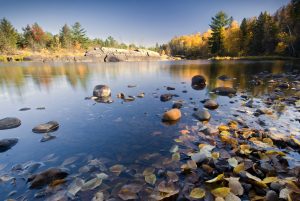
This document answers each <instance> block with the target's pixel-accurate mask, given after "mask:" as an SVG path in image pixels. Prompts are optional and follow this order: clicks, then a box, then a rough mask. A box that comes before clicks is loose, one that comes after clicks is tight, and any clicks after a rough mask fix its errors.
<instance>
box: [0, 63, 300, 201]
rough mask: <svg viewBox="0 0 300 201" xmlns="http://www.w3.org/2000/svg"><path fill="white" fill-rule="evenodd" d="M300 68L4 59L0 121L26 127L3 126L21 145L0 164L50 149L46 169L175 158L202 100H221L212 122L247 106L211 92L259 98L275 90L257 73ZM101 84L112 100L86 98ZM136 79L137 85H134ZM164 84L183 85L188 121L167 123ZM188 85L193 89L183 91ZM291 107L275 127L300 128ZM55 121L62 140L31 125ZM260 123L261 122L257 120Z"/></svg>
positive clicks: (4, 189)
mask: <svg viewBox="0 0 300 201" xmlns="http://www.w3.org/2000/svg"><path fill="white" fill-rule="evenodd" d="M295 69H298V70H299V69H300V68H299V65H298V64H295V63H293V62H290V61H287V62H283V61H264V62H251V61H224V62H213V61H175V62H170V61H164V62H121V63H26V62H25V63H2V64H0V118H1V119H2V118H5V117H18V118H20V119H21V121H22V125H21V126H20V127H18V128H15V129H10V130H2V131H0V139H3V138H11V137H17V138H19V142H18V144H17V145H16V146H14V147H13V148H12V149H10V150H8V151H7V152H4V153H0V164H3V165H6V167H5V168H4V169H3V170H1V172H2V173H3V174H4V173H5V172H7V171H9V170H10V169H11V167H12V166H14V165H16V164H22V163H25V162H28V161H37V162H38V161H41V160H42V159H43V158H44V157H45V156H47V155H49V154H55V156H57V157H58V158H57V160H55V161H54V162H53V163H50V164H49V163H45V164H44V166H43V167H41V168H40V169H41V170H43V169H46V168H47V167H53V166H58V165H60V164H61V163H62V162H63V161H64V160H65V159H66V158H68V157H71V156H74V155H78V156H82V158H84V159H85V160H89V159H92V158H100V159H103V160H104V159H105V161H107V164H108V167H109V165H114V164H123V165H125V166H133V165H139V166H141V168H145V167H147V166H149V165H151V163H152V162H149V163H150V164H147V162H145V161H144V160H143V159H144V158H145V157H147V156H149V154H153V153H158V154H160V155H161V156H162V157H163V156H169V149H170V148H171V146H172V145H173V143H174V138H175V137H176V136H178V135H179V132H178V131H179V130H180V129H183V128H184V127H185V125H188V124H189V125H191V124H195V123H196V122H195V120H194V119H193V118H192V117H191V115H190V114H191V112H192V111H193V109H194V108H201V107H202V104H201V103H200V101H201V100H203V99H205V98H213V99H216V100H217V101H218V102H219V104H220V108H219V109H218V110H216V111H213V112H211V113H212V116H213V117H212V120H211V124H218V123H220V122H222V121H224V120H226V119H230V118H232V116H231V115H232V114H233V113H234V112H235V109H236V108H238V107H240V106H241V102H240V101H238V100H239V99H238V97H233V98H229V97H221V96H217V95H214V94H211V93H209V92H210V91H211V90H212V89H213V88H215V87H219V86H228V87H235V88H238V91H239V92H246V93H247V95H248V96H251V97H253V98H254V99H255V100H257V101H258V102H259V101H261V97H263V96H264V95H266V94H268V92H269V90H270V87H269V86H268V85H267V84H264V85H261V86H256V87H254V86H252V85H250V83H249V82H250V81H251V80H252V79H253V78H252V77H251V76H252V75H254V74H257V73H259V72H263V71H268V72H270V73H273V74H280V73H284V72H288V71H292V70H295ZM198 74H200V75H203V76H204V77H205V78H206V80H207V86H206V88H205V89H204V90H194V89H192V87H191V78H192V76H194V75H198ZM220 75H228V76H230V77H232V78H234V79H233V80H231V81H226V82H224V81H221V80H218V79H217V77H218V76H220ZM97 84H106V85H108V86H109V87H110V88H111V90H112V98H113V99H114V102H113V103H112V104H101V103H96V102H95V101H93V100H85V97H89V96H91V95H92V90H93V88H94V86H95V85H97ZM132 84H134V85H136V87H134V88H128V87H127V86H128V85H132ZM165 86H172V87H175V88H176V90H175V91H171V93H176V94H177V95H179V97H177V98H174V100H185V102H186V104H185V107H184V108H183V109H182V112H183V114H184V115H183V117H182V119H181V120H180V122H178V123H177V124H176V125H172V126H168V125H165V124H163V123H162V122H161V115H162V113H163V112H164V111H165V110H167V109H169V108H171V106H172V101H169V102H161V101H160V100H159V96H160V95H161V94H163V93H170V91H167V90H166V88H165ZM184 90H186V91H187V93H183V92H182V91H184ZM119 92H123V93H125V94H126V95H133V96H136V95H138V94H139V93H140V92H145V97H144V98H136V100H135V101H133V102H123V101H122V100H121V99H117V97H116V95H117V93H119ZM230 101H231V102H232V101H233V102H234V101H235V102H234V103H230ZM24 107H30V108H31V110H28V111H19V109H20V108H24ZM37 107H45V110H37V109H36V108H37ZM285 110H286V112H285V113H283V114H281V115H279V117H278V118H277V119H276V120H274V121H270V127H274V126H277V129H279V130H280V129H281V130H283V132H284V131H287V130H289V131H291V130H292V131H293V132H296V133H297V132H298V130H297V126H299V122H297V121H291V118H290V117H291V115H292V116H293V118H292V119H296V118H299V112H298V111H297V110H296V109H295V108H293V107H289V106H288V107H287V108H286V109H285ZM51 120H55V121H58V122H59V124H60V127H59V129H58V130H57V131H56V132H54V133H53V135H55V136H56V139H54V140H51V141H48V142H40V140H41V138H42V135H41V134H35V133H33V132H32V131H31V130H32V128H33V127H34V126H36V125H38V124H40V123H45V122H48V121H51ZM278 122H280V123H278ZM253 125H255V126H258V124H257V123H255V122H254V123H253ZM84 163H85V161H84V160H81V161H76V162H75V163H74V164H73V166H72V167H69V169H71V171H74V172H76V171H77V170H78V168H80V167H81V166H83V165H84ZM1 172H0V173H1ZM17 181H18V180H17ZM19 183H21V182H17V184H19ZM16 188H17V193H16V194H15V195H14V196H12V197H13V198H16V197H18V196H21V195H22V194H23V193H24V192H26V191H27V186H26V184H20V185H17V187H16ZM13 189H14V187H13V186H12V184H7V183H0V199H1V200H3V199H6V198H7V195H8V194H9V193H10V192H11V191H12V190H13ZM29 194H30V193H29ZM30 196H33V195H31V194H30ZM30 196H29V197H30Z"/></svg>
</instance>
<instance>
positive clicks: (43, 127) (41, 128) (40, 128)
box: [32, 121, 59, 133]
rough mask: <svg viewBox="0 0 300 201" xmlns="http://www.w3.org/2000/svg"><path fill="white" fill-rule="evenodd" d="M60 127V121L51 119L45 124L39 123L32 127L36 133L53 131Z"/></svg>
mask: <svg viewBox="0 0 300 201" xmlns="http://www.w3.org/2000/svg"><path fill="white" fill-rule="evenodd" d="M58 127H59V124H58V122H56V121H49V122H48V123H45V124H40V125H37V126H36V127H34V128H33V129H32V132H34V133H48V132H53V131H56V130H57V129H58Z"/></svg>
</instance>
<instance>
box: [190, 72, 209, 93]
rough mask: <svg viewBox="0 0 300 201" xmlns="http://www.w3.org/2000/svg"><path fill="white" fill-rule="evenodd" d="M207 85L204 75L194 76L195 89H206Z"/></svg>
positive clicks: (193, 85) (193, 86)
mask: <svg viewBox="0 0 300 201" xmlns="http://www.w3.org/2000/svg"><path fill="white" fill-rule="evenodd" d="M205 86H206V79H205V77H204V76H202V75H195V76H194V77H192V88H193V89H195V90H201V89H204V88H205Z"/></svg>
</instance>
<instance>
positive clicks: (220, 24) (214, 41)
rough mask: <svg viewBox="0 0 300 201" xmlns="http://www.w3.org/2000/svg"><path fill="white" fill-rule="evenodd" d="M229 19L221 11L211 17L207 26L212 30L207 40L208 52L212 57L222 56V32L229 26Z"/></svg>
mask: <svg viewBox="0 0 300 201" xmlns="http://www.w3.org/2000/svg"><path fill="white" fill-rule="evenodd" d="M230 20H231V18H228V16H227V14H226V13H224V12H223V11H220V12H218V13H217V14H216V15H215V17H212V22H211V24H210V25H209V26H210V28H211V30H212V36H211V38H210V39H209V45H210V52H211V54H213V55H224V52H225V50H224V44H223V43H224V30H225V28H226V26H228V25H229V23H230Z"/></svg>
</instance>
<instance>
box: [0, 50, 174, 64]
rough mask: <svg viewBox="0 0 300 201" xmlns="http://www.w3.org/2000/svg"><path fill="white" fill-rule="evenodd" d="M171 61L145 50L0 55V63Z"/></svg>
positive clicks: (168, 58)
mask: <svg viewBox="0 0 300 201" xmlns="http://www.w3.org/2000/svg"><path fill="white" fill-rule="evenodd" d="M160 60H173V58H172V57H169V56H167V55H160V54H159V53H157V52H154V51H151V50H147V49H134V50H127V49H117V48H107V47H102V48H93V49H91V50H88V51H85V52H84V51H69V52H68V51H63V52H28V51H27V52H26V51H20V52H18V53H16V54H7V55H0V62H20V61H34V62H121V61H160Z"/></svg>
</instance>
